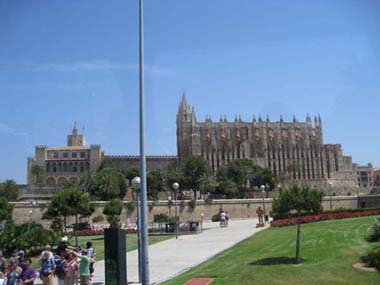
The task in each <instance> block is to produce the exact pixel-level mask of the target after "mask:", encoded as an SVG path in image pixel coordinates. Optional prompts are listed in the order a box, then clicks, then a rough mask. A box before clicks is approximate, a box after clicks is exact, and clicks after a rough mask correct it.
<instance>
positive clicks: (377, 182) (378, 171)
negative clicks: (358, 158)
mask: <svg viewBox="0 0 380 285" xmlns="http://www.w3.org/2000/svg"><path fill="white" fill-rule="evenodd" d="M373 184H374V186H376V187H378V186H380V168H379V167H376V168H374V169H373Z"/></svg>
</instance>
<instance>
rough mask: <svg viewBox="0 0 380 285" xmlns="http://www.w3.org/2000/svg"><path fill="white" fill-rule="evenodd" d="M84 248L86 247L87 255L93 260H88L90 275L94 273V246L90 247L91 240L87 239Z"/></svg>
mask: <svg viewBox="0 0 380 285" xmlns="http://www.w3.org/2000/svg"><path fill="white" fill-rule="evenodd" d="M86 246H87V247H86V249H87V256H88V257H90V258H92V259H93V261H94V262H90V274H91V276H93V273H94V263H95V256H96V252H95V250H94V248H93V247H92V246H93V245H92V242H91V241H88V242H87V244H86Z"/></svg>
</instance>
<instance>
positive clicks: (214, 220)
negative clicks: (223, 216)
mask: <svg viewBox="0 0 380 285" xmlns="http://www.w3.org/2000/svg"><path fill="white" fill-rule="evenodd" d="M211 221H213V222H219V221H220V215H219V214H215V215H213V216H212V217H211Z"/></svg>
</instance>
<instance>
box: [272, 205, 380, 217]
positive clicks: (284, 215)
mask: <svg viewBox="0 0 380 285" xmlns="http://www.w3.org/2000/svg"><path fill="white" fill-rule="evenodd" d="M371 210H375V211H376V210H380V208H359V209H355V208H353V209H346V208H337V209H334V210H330V211H323V214H330V213H332V214H334V213H341V212H349V213H356V212H367V211H371ZM316 214H319V213H316ZM303 216H310V213H301V217H303ZM272 217H273V220H282V219H289V218H296V217H297V213H287V214H275V213H272Z"/></svg>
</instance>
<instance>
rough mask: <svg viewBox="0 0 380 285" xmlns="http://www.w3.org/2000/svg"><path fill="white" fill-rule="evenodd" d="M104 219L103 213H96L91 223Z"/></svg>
mask: <svg viewBox="0 0 380 285" xmlns="http://www.w3.org/2000/svg"><path fill="white" fill-rule="evenodd" d="M103 221H104V216H103V215H97V216H95V217H93V218H92V222H93V223H101V222H103Z"/></svg>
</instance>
